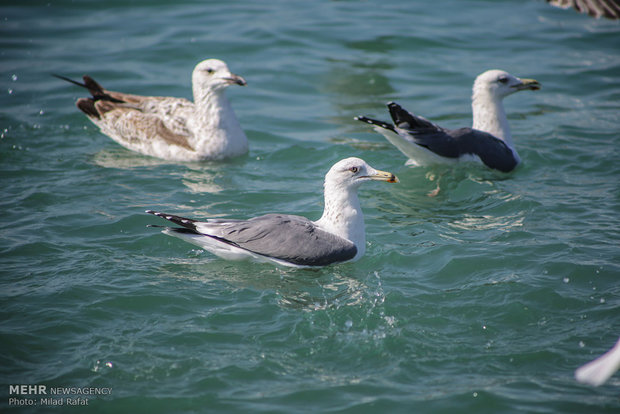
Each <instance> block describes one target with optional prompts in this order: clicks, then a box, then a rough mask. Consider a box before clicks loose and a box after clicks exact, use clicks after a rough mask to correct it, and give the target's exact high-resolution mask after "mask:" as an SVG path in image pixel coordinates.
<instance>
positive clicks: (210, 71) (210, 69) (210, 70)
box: [207, 68, 215, 75]
mask: <svg viewBox="0 0 620 414" xmlns="http://www.w3.org/2000/svg"><path fill="white" fill-rule="evenodd" d="M213 72H215V69H212V68H209V69H207V73H208V74H209V75H211V74H212V73H213Z"/></svg>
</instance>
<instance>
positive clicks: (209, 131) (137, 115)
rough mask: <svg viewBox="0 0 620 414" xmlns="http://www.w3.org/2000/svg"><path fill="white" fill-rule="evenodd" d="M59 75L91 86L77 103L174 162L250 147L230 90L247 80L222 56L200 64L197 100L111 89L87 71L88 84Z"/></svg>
mask: <svg viewBox="0 0 620 414" xmlns="http://www.w3.org/2000/svg"><path fill="white" fill-rule="evenodd" d="M54 76H56V77H58V78H60V79H63V80H66V81H68V82H71V83H74V84H76V85H79V86H82V87H84V88H86V89H88V90H89V91H90V93H91V95H92V96H91V97H90V98H81V99H78V101H77V102H76V105H77V107H78V108H79V109H80V110H81V111H82V112H84V113H85V114H86V115H87V116H88V119H90V120H91V121H92V122H93V123H94V124H95V125H97V126H98V127H99V128H100V129H101V132H103V133H104V134H106V135H107V136H109V137H110V138H112V139H113V140H114V141H116V142H118V143H119V144H121V145H122V146H124V147H125V148H128V149H130V150H133V151H136V152H139V153H142V154H145V155H150V156H153V157H158V158H162V159H165V160H172V161H202V160H221V159H224V158H229V157H235V156H239V155H243V154H245V153H247V151H248V139H247V137H246V136H245V133H244V132H243V130H242V129H241V126H240V125H239V121H238V120H237V117H236V116H235V113H234V111H233V109H232V107H231V106H230V102H229V101H228V99H226V96H225V94H224V90H225V89H226V88H227V87H228V86H230V85H233V84H235V85H241V86H244V85H245V84H246V82H245V79H243V78H242V77H241V76H238V75H235V74H233V73H231V72H230V70H229V69H228V66H226V63H224V62H222V61H221V60H218V59H207V60H204V61H202V62H200V63H199V64H198V65H196V67H195V68H194V71H193V73H192V88H193V93H194V102H191V101H189V100H187V99H184V98H174V97H164V96H140V95H130V94H126V93H121V92H113V91H108V90H106V89H103V88H102V87H101V85H99V84H98V83H97V82H95V81H94V80H93V79H92V78H91V77H89V76H86V75H85V76H84V77H83V79H84V83H80V82H76V81H74V80H71V79H68V78H66V77H64V76H59V75H54Z"/></svg>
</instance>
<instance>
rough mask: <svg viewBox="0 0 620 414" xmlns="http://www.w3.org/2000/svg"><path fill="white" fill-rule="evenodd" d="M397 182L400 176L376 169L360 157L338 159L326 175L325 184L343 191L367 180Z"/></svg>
mask: <svg viewBox="0 0 620 414" xmlns="http://www.w3.org/2000/svg"><path fill="white" fill-rule="evenodd" d="M371 180H373V181H385V182H388V183H397V182H398V178H396V176H395V175H394V174H392V173H390V172H385V171H380V170H375V169H374V168H372V167H371V166H370V165H368V164H367V163H366V161H364V160H362V159H360V158H355V157H351V158H345V159H344V160H341V161H338V162H337V163H336V164H334V165H333V166H332V168H330V170H329V171H328V172H327V174H326V175H325V186H326V187H331V188H339V189H341V190H343V191H346V190H349V189H354V190H356V189H357V188H358V187H359V186H360V185H361V184H362V183H364V182H366V181H371Z"/></svg>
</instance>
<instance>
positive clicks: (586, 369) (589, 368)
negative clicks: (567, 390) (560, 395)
mask: <svg viewBox="0 0 620 414" xmlns="http://www.w3.org/2000/svg"><path fill="white" fill-rule="evenodd" d="M618 369H620V339H618V341H617V342H616V344H615V345H614V346H613V347H612V348H611V349H610V350H609V351H607V352H606V353H604V354H603V355H601V356H600V357H598V358H596V359H595V360H593V361H590V362H588V363H587V364H585V365H582V366H581V367H579V368H577V370H576V371H575V379H577V381H579V382H582V383H584V384H589V385H593V386H595V387H598V386H599V385H602V384H603V383H605V381H607V380H608V379H609V377H611V376H612V375H613V374H614V373H615V372H616V371H617V370H618Z"/></svg>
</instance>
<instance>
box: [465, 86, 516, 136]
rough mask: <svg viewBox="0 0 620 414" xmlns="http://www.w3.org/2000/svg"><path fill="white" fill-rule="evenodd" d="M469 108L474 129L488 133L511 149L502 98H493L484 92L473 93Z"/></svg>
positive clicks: (508, 127)
mask: <svg viewBox="0 0 620 414" xmlns="http://www.w3.org/2000/svg"><path fill="white" fill-rule="evenodd" d="M471 108H472V112H473V118H474V125H473V128H474V129H478V130H480V131H484V132H488V133H489V134H492V135H494V136H495V137H497V138H499V139H501V140H502V141H504V142H505V143H506V144H507V145H508V146H509V147H510V148H513V146H512V135H511V133H510V126H509V125H508V118H507V117H506V112H505V111H504V104H503V103H502V98H500V97H496V96H493V95H491V94H490V93H488V92H486V91H483V92H481V91H474V94H473V96H472V101H471Z"/></svg>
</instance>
